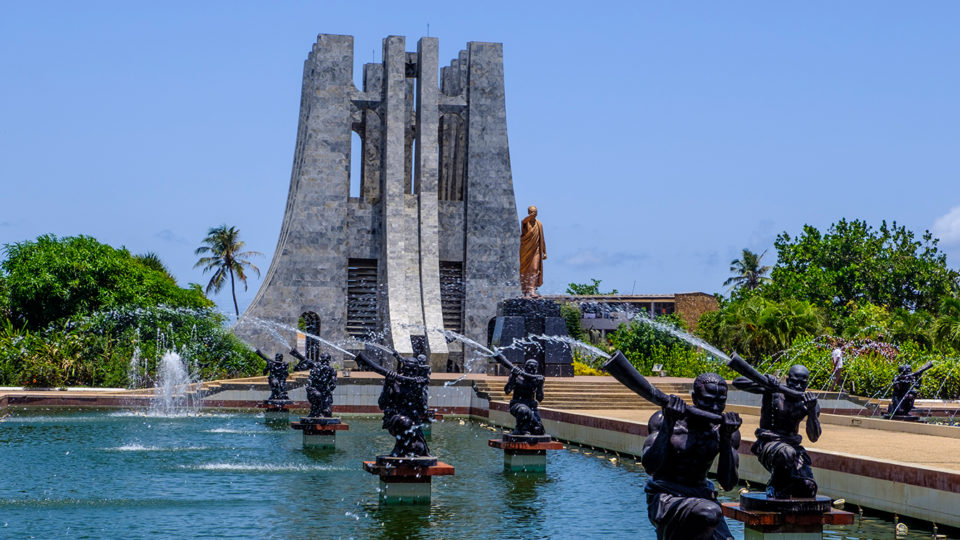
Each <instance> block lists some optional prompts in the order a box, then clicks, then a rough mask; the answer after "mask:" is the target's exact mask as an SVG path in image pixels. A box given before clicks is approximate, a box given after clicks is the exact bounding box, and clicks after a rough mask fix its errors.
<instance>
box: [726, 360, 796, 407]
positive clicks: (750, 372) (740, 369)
mask: <svg viewBox="0 0 960 540" xmlns="http://www.w3.org/2000/svg"><path fill="white" fill-rule="evenodd" d="M727 367H729V368H730V369H732V370H734V371H736V372H737V373H739V374H741V375H743V376H744V377H746V378H748V379H750V380H751V381H753V382H754V383H756V384H759V385H761V386H763V385H765V384H767V382H766V381H767V378H766V377H765V376H764V375H761V374H760V372H759V371H757V370H756V369H754V368H753V366H751V365H750V364H748V363H747V361H746V360H744V359H743V358H740V355H738V354H737V353H731V354H730V360H729V361H728V362H727ZM777 392H780V393H781V394H784V395H788V396H790V397H792V398H795V399H801V398H803V392H800V391H798V390H794V389H793V388H790V387H789V386H787V385H785V384H780V385H778V387H777Z"/></svg>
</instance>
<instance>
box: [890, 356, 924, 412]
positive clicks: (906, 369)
mask: <svg viewBox="0 0 960 540" xmlns="http://www.w3.org/2000/svg"><path fill="white" fill-rule="evenodd" d="M932 367H933V362H927V363H926V364H925V365H924V366H923V367H921V368H920V369H918V370H916V371H913V370H912V369H911V368H910V366H909V365H907V364H904V365H902V366H900V368H899V370H898V373H897V375H896V376H895V377H894V378H893V398H892V399H891V400H890V406H889V407H887V415H888V416H890V417H894V416H909V415H910V411H912V410H913V405H914V402H915V401H916V399H917V387H919V386H920V382H921V378H922V377H923V372H925V371H927V370H928V369H930V368H932Z"/></svg>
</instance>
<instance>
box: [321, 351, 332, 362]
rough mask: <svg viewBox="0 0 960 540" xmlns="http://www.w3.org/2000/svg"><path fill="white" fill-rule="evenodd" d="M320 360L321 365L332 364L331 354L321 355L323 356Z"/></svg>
mask: <svg viewBox="0 0 960 540" xmlns="http://www.w3.org/2000/svg"><path fill="white" fill-rule="evenodd" d="M319 360H320V363H321V364H329V363H330V353H321V354H320V357H319Z"/></svg>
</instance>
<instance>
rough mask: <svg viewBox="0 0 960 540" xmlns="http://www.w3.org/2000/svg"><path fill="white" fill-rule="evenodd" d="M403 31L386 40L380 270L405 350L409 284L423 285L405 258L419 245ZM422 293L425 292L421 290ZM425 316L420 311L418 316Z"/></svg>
mask: <svg viewBox="0 0 960 540" xmlns="http://www.w3.org/2000/svg"><path fill="white" fill-rule="evenodd" d="M404 48H405V39H404V38H403V36H389V37H387V38H385V39H384V40H383V81H382V85H383V94H382V96H383V97H382V98H381V111H382V117H381V121H382V122H383V138H382V144H383V154H382V158H381V161H380V163H381V167H382V168H381V171H382V177H381V186H382V191H381V194H382V201H383V204H382V206H381V208H382V211H383V242H382V243H381V250H380V253H381V256H380V261H381V264H380V271H381V272H382V274H381V278H382V279H381V280H380V283H381V284H383V285H382V288H381V290H382V291H383V292H384V294H385V296H384V297H382V300H384V301H382V302H381V303H380V305H381V306H383V310H384V311H383V314H382V315H383V316H382V317H381V320H382V321H383V325H384V329H389V330H390V338H391V341H392V345H393V348H394V349H396V350H397V352H399V353H400V354H406V355H409V354H412V353H413V346H412V345H411V343H410V329H409V328H408V327H406V326H404V325H406V324H409V323H411V322H413V321H412V320H411V319H412V317H411V316H410V313H409V312H408V310H407V302H405V301H404V299H405V298H406V296H407V294H408V293H409V289H408V287H411V286H416V287H417V288H419V279H417V278H419V275H416V274H415V275H414V276H411V277H412V278H414V279H407V275H408V273H409V272H408V270H409V269H408V268H407V265H406V264H405V262H406V261H405V258H406V257H407V256H408V251H411V250H412V251H415V250H417V248H418V246H416V245H409V243H408V242H407V239H406V238H405V236H407V235H405V234H404V233H405V232H406V231H405V230H404V229H405V227H404V221H405V220H404V214H405V206H406V204H405V199H406V197H405V196H404V195H405V194H404V185H405V183H406V182H405V180H406V179H405V178H404V177H405V165H404V157H405V155H406V149H405V140H404V139H405V132H406V127H407V122H406V119H407V110H406V109H407V108H406V59H407V55H406V51H405V50H404ZM418 296H419V295H418ZM418 318H419V317H418Z"/></svg>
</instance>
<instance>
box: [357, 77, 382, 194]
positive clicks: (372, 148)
mask: <svg viewBox="0 0 960 540" xmlns="http://www.w3.org/2000/svg"><path fill="white" fill-rule="evenodd" d="M382 76H383V66H382V65H381V64H364V66H363V91H364V93H367V92H369V93H373V94H378V95H379V94H380V93H381V88H380V78H381V77H382ZM381 128H382V126H381V125H380V116H379V115H377V113H376V112H375V111H372V110H370V109H364V110H363V157H362V158H361V159H362V161H361V164H362V165H361V168H360V171H361V172H360V174H361V176H360V196H361V197H363V199H364V200H365V201H367V202H369V203H375V202H377V200H379V199H380V151H381V148H380V137H381V135H382V134H381Z"/></svg>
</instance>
